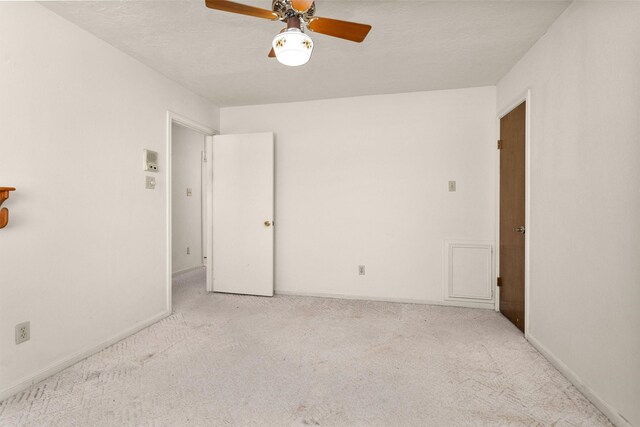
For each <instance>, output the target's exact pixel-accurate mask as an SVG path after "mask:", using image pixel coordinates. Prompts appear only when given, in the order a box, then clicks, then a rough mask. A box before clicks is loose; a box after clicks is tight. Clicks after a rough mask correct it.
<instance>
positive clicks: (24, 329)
mask: <svg viewBox="0 0 640 427" xmlns="http://www.w3.org/2000/svg"><path fill="white" fill-rule="evenodd" d="M30 338H31V326H30V324H29V322H22V323H19V324H17V325H16V344H20V343H23V342H25V341H29V339H30Z"/></svg>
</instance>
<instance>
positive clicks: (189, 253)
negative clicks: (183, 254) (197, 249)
mask: <svg viewBox="0 0 640 427" xmlns="http://www.w3.org/2000/svg"><path fill="white" fill-rule="evenodd" d="M187 255H191V248H190V247H189V246H187Z"/></svg>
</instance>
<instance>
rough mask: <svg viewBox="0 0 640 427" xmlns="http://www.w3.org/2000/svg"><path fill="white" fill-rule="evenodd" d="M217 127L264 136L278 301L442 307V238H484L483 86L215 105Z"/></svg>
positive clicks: (487, 232)
mask: <svg viewBox="0 0 640 427" xmlns="http://www.w3.org/2000/svg"><path fill="white" fill-rule="evenodd" d="M220 120H221V127H222V133H225V134H229V133H243V132H261V131H273V132H274V133H275V140H276V141H275V145H276V159H275V161H276V166H275V168H276V172H275V174H276V181H275V182H276V184H275V186H276V196H275V197H276V213H275V218H276V220H275V221H276V223H275V225H276V227H275V242H276V243H275V245H276V249H275V257H276V258H275V259H276V260H275V264H276V269H275V281H276V291H277V292H295V293H303V294H325V295H327V294H328V295H348V296H358V297H366V298H381V299H405V300H421V301H433V302H441V301H443V293H444V284H443V241H444V239H465V240H489V241H493V240H494V239H495V235H494V221H495V219H494V211H495V208H494V202H495V194H494V160H493V158H494V157H493V155H494V152H495V88H493V87H484V88H475V89H461V90H451V91H437V92H422V93H409V94H397V95H382V96H368V97H358V98H344V99H333V100H323V101H312V102H299V103H290V104H275V105H258V106H249V107H234V108H223V109H221V116H220ZM449 180H456V181H457V186H458V191H457V192H455V193H449V192H448V185H447V184H448V181H449ZM361 264H362V265H365V266H366V275H365V276H359V275H358V265H361Z"/></svg>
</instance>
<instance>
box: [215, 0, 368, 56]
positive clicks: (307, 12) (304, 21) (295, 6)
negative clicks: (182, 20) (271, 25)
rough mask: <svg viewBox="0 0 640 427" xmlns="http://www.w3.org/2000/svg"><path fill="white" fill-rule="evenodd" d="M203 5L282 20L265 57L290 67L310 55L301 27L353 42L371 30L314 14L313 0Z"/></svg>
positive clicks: (308, 41) (218, 1)
mask: <svg viewBox="0 0 640 427" xmlns="http://www.w3.org/2000/svg"><path fill="white" fill-rule="evenodd" d="M205 4H206V5H207V7H208V8H211V9H217V10H223V11H225V12H232V13H239V14H241V15H249V16H254V17H256V18H263V19H269V20H272V21H282V22H285V23H286V24H287V26H286V27H285V28H283V29H282V31H280V33H279V34H277V35H276V36H275V37H274V39H273V42H272V49H271V52H269V57H271V58H273V57H276V58H277V59H278V61H279V62H280V63H282V64H285V65H290V66H297V65H303V64H306V63H307V62H308V61H309V58H311V52H312V51H313V41H312V40H311V37H309V36H308V35H306V34H305V33H304V28H308V29H309V30H311V31H313V32H316V33H320V34H326V35H328V36H333V37H338V38H341V39H345V40H350V41H353V42H357V43H360V42H362V41H363V40H364V39H365V37H367V34H369V30H371V25H366V24H357V23H355V22H348V21H340V20H338V19H331V18H321V17H317V16H315V12H316V4H315V2H314V1H313V0H273V3H272V5H271V9H272V10H268V9H261V8H259V7H254V6H248V5H245V4H240V3H236V2H232V1H227V0H205Z"/></svg>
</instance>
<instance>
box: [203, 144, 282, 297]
mask: <svg viewBox="0 0 640 427" xmlns="http://www.w3.org/2000/svg"><path fill="white" fill-rule="evenodd" d="M273 148H274V147H273V134H272V133H257V134H242V135H216V136H214V138H213V162H212V163H213V290H214V292H230V293H238V294H250V295H266V296H272V295H273V225H271V223H272V222H273V160H274V159H273ZM265 222H268V224H269V225H266V223H265Z"/></svg>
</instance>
